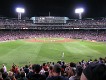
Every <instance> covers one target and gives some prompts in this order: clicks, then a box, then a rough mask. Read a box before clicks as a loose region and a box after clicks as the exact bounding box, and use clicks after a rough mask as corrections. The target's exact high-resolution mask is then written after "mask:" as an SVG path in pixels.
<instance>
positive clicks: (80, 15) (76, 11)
mask: <svg viewBox="0 0 106 80" xmlns="http://www.w3.org/2000/svg"><path fill="white" fill-rule="evenodd" d="M83 12H84V9H83V8H77V9H75V13H77V14H79V19H82V13H83Z"/></svg>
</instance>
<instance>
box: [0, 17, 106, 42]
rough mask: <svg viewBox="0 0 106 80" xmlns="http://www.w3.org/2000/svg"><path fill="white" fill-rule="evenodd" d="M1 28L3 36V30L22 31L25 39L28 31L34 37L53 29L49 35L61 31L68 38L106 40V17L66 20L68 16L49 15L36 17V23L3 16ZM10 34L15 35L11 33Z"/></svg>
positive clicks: (0, 21) (62, 35)
mask: <svg viewBox="0 0 106 80" xmlns="http://www.w3.org/2000/svg"><path fill="white" fill-rule="evenodd" d="M0 30H1V36H2V30H4V31H5V32H4V34H8V33H9V34H10V33H12V32H14V34H17V32H18V31H20V34H21V35H23V37H22V38H23V39H25V37H24V36H25V34H26V32H27V33H29V35H26V37H29V36H31V34H33V35H32V36H33V37H37V32H38V33H39V32H41V36H42V31H43V32H44V33H45V32H46V31H47V32H49V31H51V34H48V36H52V37H56V36H54V35H53V34H54V33H55V35H58V33H59V34H60V35H61V37H64V36H65V37H67V38H76V39H77V38H78V39H84V40H96V41H106V37H105V36H106V21H105V18H103V19H100V20H96V19H93V20H86V19H84V20H70V19H68V18H67V20H66V17H50V16H49V17H36V18H35V21H34V23H33V21H32V20H17V19H3V18H1V19H0ZM7 30H8V33H7ZM23 30H24V31H25V32H24V31H23ZM30 30H32V31H30ZM11 31H12V32H11ZM63 33H64V34H63ZM65 33H66V34H65ZM20 34H17V35H16V36H20ZM34 34H35V36H34ZM82 34H83V35H82ZM75 35H76V36H75ZM10 36H13V35H12V34H11V35H10ZM45 36H46V35H45ZM7 38H8V37H7ZM17 39H18V37H17ZM1 40H2V37H1ZM7 40H8V39H7Z"/></svg>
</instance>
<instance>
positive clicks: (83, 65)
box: [0, 16, 106, 80]
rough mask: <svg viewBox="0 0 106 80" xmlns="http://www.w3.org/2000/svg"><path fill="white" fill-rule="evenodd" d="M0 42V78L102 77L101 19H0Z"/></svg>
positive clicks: (105, 66)
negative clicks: (0, 66)
mask: <svg viewBox="0 0 106 80" xmlns="http://www.w3.org/2000/svg"><path fill="white" fill-rule="evenodd" d="M0 42H1V43H0V56H1V57H0V64H3V66H2V69H0V79H1V80H23V79H24V80H28V79H29V80H74V79H73V78H75V80H80V78H81V80H84V79H83V78H84V77H85V78H87V79H88V80H92V79H93V80H105V79H106V57H105V55H106V49H105V48H106V19H105V18H102V19H99V20H98V19H82V20H79V19H74V20H70V19H68V18H66V17H51V16H49V17H36V18H35V19H34V21H33V20H28V19H27V20H23V19H21V20H18V19H7V18H0ZM101 57H103V58H101ZM104 57H105V58H104ZM57 61H58V62H57ZM56 62H57V64H55V63H56ZM37 63H38V64H37ZM39 64H40V65H39ZM11 65H12V67H11ZM24 65H25V67H24ZM6 66H7V67H8V68H9V69H10V71H9V72H8V73H7V68H6ZM20 66H23V67H20ZM101 69H102V70H101ZM82 70H84V71H83V72H82ZM98 70H101V72H96V71H98ZM90 71H92V74H89V75H87V73H90ZM95 73H97V74H95ZM60 74H61V75H60ZM81 74H82V76H81ZM98 74H99V75H100V76H102V77H100V79H98V78H99V77H98V76H97V75H98ZM3 75H5V76H3ZM92 75H94V76H92ZM63 76H64V77H63ZM89 76H91V77H89ZM95 78H97V79H95ZM87 79H85V80H87Z"/></svg>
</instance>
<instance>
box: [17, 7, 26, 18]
mask: <svg viewBox="0 0 106 80" xmlns="http://www.w3.org/2000/svg"><path fill="white" fill-rule="evenodd" d="M16 12H17V13H18V19H21V14H22V13H25V9H24V8H16Z"/></svg>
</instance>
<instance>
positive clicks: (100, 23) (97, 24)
mask: <svg viewBox="0 0 106 80" xmlns="http://www.w3.org/2000/svg"><path fill="white" fill-rule="evenodd" d="M43 21H44V20H43ZM48 21H50V20H48ZM65 22H66V23H64V22H63V23H58V21H57V20H56V22H52V23H46V22H45V23H43V22H42V23H39V22H35V23H33V21H32V20H17V19H0V29H2V28H5V29H9V28H10V29H22V28H28V29H29V28H30V29H31V28H32V29H33V28H34V29H36V28H38V29H39V28H41V29H42V26H43V27H45V28H46V27H48V28H47V29H52V28H58V29H64V28H69V29H70V28H100V29H101V28H106V19H102V20H66V21H65Z"/></svg>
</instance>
